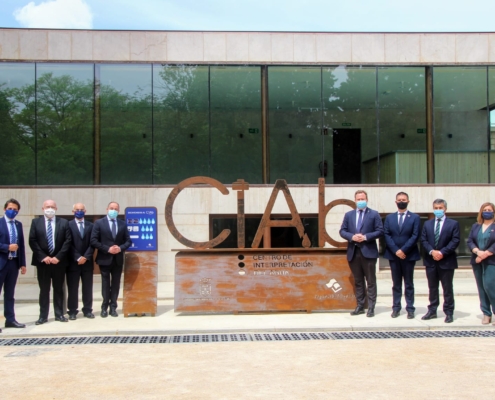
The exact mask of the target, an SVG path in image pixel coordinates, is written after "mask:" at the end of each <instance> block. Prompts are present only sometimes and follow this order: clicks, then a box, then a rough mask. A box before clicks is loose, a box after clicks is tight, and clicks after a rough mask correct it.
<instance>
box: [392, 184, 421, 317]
mask: <svg viewBox="0 0 495 400" xmlns="http://www.w3.org/2000/svg"><path fill="white" fill-rule="evenodd" d="M395 204H396V205H397V212H395V213H393V214H390V215H387V218H385V225H384V231H385V234H384V235H385V243H386V249H385V255H384V257H385V258H386V259H387V260H389V263H390V271H391V272H392V296H393V305H392V315H391V316H392V318H397V317H398V316H399V315H400V309H401V308H402V305H401V297H402V280H404V286H405V293H404V294H405V298H406V311H407V318H408V319H413V318H414V311H415V308H414V265H415V264H416V261H417V260H419V259H420V258H421V257H420V255H419V250H418V239H419V225H420V219H419V215H418V214H414V213H412V212H411V211H409V210H408V209H407V206H408V204H409V195H408V194H407V193H404V192H399V193H397V195H396V196H395Z"/></svg>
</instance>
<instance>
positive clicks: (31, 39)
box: [19, 30, 48, 60]
mask: <svg viewBox="0 0 495 400" xmlns="http://www.w3.org/2000/svg"><path fill="white" fill-rule="evenodd" d="M19 47H20V52H19V57H20V58H21V60H46V59H47V58H48V32H47V31H45V30H36V31H31V30H22V31H19Z"/></svg>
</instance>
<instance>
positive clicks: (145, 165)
mask: <svg viewBox="0 0 495 400" xmlns="http://www.w3.org/2000/svg"><path fill="white" fill-rule="evenodd" d="M96 68H99V71H97V74H99V76H100V85H101V86H100V90H101V100H100V104H101V111H100V112H101V119H100V120H101V133H100V135H101V137H100V144H101V151H100V155H99V156H100V162H101V172H100V174H101V183H102V184H111V185H142V184H151V183H152V165H153V159H152V140H153V137H152V129H151V125H152V120H151V107H152V106H151V65H97V66H96ZM96 134H97V135H98V134H99V133H98V132H96ZM95 156H96V157H98V155H95Z"/></svg>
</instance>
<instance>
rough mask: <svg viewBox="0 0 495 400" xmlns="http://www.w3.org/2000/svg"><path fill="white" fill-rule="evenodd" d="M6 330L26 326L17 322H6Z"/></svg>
mask: <svg viewBox="0 0 495 400" xmlns="http://www.w3.org/2000/svg"><path fill="white" fill-rule="evenodd" d="M5 327H6V328H25V327H26V325H24V324H20V323H19V322H17V321H5Z"/></svg>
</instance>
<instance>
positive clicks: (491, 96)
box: [488, 67, 495, 183]
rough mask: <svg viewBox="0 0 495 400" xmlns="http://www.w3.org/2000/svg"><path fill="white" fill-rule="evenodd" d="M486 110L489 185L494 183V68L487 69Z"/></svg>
mask: <svg viewBox="0 0 495 400" xmlns="http://www.w3.org/2000/svg"><path fill="white" fill-rule="evenodd" d="M488 88H489V92H488V110H489V111H490V128H489V129H490V136H489V140H488V142H489V144H488V149H489V152H490V183H493V182H495V68H494V67H488Z"/></svg>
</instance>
